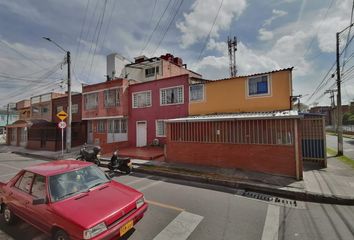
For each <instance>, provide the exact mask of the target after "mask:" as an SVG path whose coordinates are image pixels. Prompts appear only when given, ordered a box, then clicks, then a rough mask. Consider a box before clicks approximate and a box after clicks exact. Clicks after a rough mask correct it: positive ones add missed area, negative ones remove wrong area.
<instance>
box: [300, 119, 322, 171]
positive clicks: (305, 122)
mask: <svg viewBox="0 0 354 240" xmlns="http://www.w3.org/2000/svg"><path fill="white" fill-rule="evenodd" d="M301 131H302V157H303V160H304V161H311V162H316V163H319V164H320V165H321V166H322V167H327V156H326V133H325V120H324V117H323V116H306V115H305V116H304V118H303V119H301Z"/></svg>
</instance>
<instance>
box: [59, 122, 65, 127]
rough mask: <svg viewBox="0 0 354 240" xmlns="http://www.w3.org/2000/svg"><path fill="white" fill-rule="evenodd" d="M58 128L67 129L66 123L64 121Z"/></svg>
mask: <svg viewBox="0 0 354 240" xmlns="http://www.w3.org/2000/svg"><path fill="white" fill-rule="evenodd" d="M58 127H59V128H66V122H63V121H61V122H59V123H58Z"/></svg>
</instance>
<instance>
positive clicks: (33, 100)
mask: <svg viewBox="0 0 354 240" xmlns="http://www.w3.org/2000/svg"><path fill="white" fill-rule="evenodd" d="M40 101H41V97H40V96H38V97H33V98H31V104H34V103H39V102H40Z"/></svg>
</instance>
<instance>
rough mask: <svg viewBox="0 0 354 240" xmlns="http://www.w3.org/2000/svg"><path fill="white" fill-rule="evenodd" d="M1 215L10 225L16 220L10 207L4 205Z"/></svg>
mask: <svg viewBox="0 0 354 240" xmlns="http://www.w3.org/2000/svg"><path fill="white" fill-rule="evenodd" d="M3 216H4V220H5V222H6V223H7V224H8V225H11V224H13V223H15V222H16V216H15V214H13V212H12V211H11V210H10V208H9V207H8V206H7V205H5V207H4V211H3Z"/></svg>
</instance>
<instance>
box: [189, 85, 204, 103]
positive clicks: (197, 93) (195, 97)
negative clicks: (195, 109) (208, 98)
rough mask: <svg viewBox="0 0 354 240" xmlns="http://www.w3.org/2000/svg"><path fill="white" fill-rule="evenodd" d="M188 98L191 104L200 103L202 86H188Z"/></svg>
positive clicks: (202, 93) (202, 97)
mask: <svg viewBox="0 0 354 240" xmlns="http://www.w3.org/2000/svg"><path fill="white" fill-rule="evenodd" d="M189 98H190V101H191V102H197V101H202V100H203V99H204V84H194V85H191V86H189Z"/></svg>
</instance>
